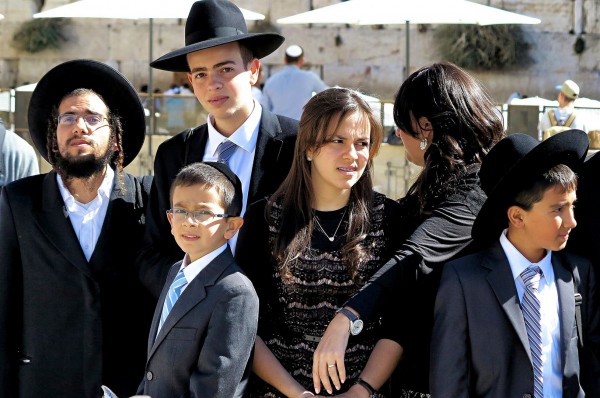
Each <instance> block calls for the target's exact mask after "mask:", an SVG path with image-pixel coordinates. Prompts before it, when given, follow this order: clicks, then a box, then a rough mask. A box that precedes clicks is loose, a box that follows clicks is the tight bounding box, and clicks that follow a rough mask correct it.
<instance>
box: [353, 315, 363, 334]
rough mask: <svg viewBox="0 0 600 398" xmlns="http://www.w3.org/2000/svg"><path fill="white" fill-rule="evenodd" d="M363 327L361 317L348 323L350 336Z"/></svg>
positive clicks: (357, 332)
mask: <svg viewBox="0 0 600 398" xmlns="http://www.w3.org/2000/svg"><path fill="white" fill-rule="evenodd" d="M362 329H363V321H362V319H357V320H355V321H354V322H351V323H350V333H351V334H352V336H356V335H357V334H359V333H360V332H361V331H362Z"/></svg>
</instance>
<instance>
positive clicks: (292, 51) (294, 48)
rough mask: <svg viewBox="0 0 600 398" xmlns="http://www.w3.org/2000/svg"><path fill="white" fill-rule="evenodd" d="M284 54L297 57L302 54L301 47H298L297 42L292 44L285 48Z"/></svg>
mask: <svg viewBox="0 0 600 398" xmlns="http://www.w3.org/2000/svg"><path fill="white" fill-rule="evenodd" d="M285 54H286V55H287V56H288V57H292V58H298V57H299V56H301V55H302V47H300V46H299V45H297V44H292V45H291V46H289V47H288V48H286V49H285Z"/></svg>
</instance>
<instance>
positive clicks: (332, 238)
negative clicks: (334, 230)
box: [327, 235, 335, 242]
mask: <svg viewBox="0 0 600 398" xmlns="http://www.w3.org/2000/svg"><path fill="white" fill-rule="evenodd" d="M327 239H329V241H330V242H333V240H334V239H335V235H334V236H332V237H329V236H328V237H327Z"/></svg>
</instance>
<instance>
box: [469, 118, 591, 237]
mask: <svg viewBox="0 0 600 398" xmlns="http://www.w3.org/2000/svg"><path fill="white" fill-rule="evenodd" d="M588 146H589V140H588V137H587V134H586V133H584V132H583V131H581V130H568V131H564V132H562V133H560V134H556V135H554V136H552V137H550V138H548V139H547V140H545V141H542V142H539V141H538V140H536V139H535V138H533V137H531V136H529V135H526V134H511V135H509V136H508V137H506V138H504V139H502V140H501V141H500V142H498V143H497V144H496V145H494V147H493V148H492V149H491V150H490V152H489V153H488V154H487V155H486V156H485V158H483V161H482V163H481V169H480V171H479V179H480V181H481V188H482V189H483V191H484V192H485V193H486V195H487V200H486V201H485V203H484V204H483V206H482V207H481V210H480V211H479V214H478V215H477V218H476V219H475V223H474V224H473V229H472V230H471V236H472V237H473V239H475V240H477V241H478V242H480V243H490V242H492V241H495V240H496V239H498V237H499V236H500V232H501V231H502V230H503V229H504V228H506V210H507V209H508V208H509V207H510V206H511V205H513V202H512V201H513V200H514V197H515V195H517V194H518V193H519V192H520V191H521V190H523V189H525V188H527V186H528V184H530V183H531V182H533V181H534V180H535V179H536V178H538V177H539V176H540V175H542V174H543V173H545V172H547V171H548V170H550V169H551V168H552V167H554V166H556V165H559V164H564V165H566V166H568V167H570V168H571V169H572V170H573V171H575V172H577V171H578V169H579V168H580V167H581V165H582V164H583V161H584V160H585V156H586V154H587V150H588Z"/></svg>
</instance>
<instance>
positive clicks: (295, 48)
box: [261, 44, 328, 120]
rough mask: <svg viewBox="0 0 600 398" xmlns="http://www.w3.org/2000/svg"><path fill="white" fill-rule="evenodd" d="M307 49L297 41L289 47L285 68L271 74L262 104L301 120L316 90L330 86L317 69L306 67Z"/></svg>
mask: <svg viewBox="0 0 600 398" xmlns="http://www.w3.org/2000/svg"><path fill="white" fill-rule="evenodd" d="M302 65H304V50H303V49H302V47H300V46H299V45H297V44H293V45H291V46H289V47H288V48H286V49H285V67H284V68H283V69H282V70H280V71H279V72H277V73H275V74H273V75H272V76H270V77H269V78H268V79H267V81H266V82H265V85H264V87H263V96H262V102H261V104H262V106H263V107H264V108H266V109H268V110H269V111H271V112H273V113H275V114H277V115H283V116H287V117H290V118H292V119H296V120H299V119H300V115H302V108H303V107H304V105H305V104H306V103H307V102H308V100H309V99H310V97H312V96H313V95H314V94H315V93H318V92H321V91H323V90H325V89H326V88H327V87H328V86H327V84H325V83H324V82H323V81H322V80H321V79H320V78H319V76H317V75H316V74H315V73H314V72H311V71H306V70H302V69H300V68H302Z"/></svg>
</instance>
